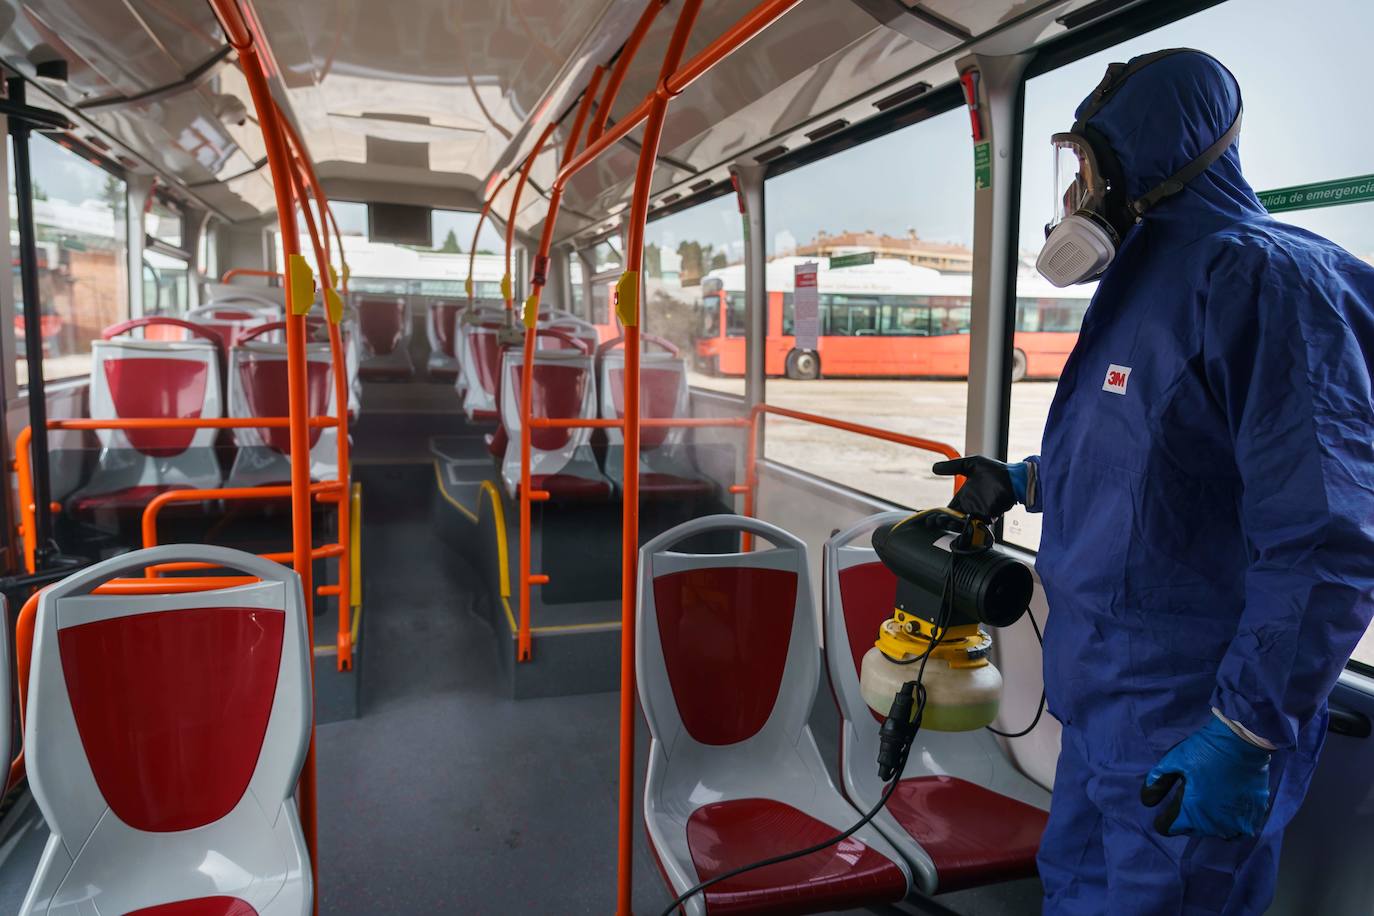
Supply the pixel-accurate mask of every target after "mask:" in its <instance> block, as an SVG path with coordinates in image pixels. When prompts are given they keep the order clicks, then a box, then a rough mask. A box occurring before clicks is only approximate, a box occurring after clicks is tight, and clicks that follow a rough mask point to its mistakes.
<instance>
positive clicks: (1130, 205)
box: [1073, 48, 1244, 222]
mask: <svg viewBox="0 0 1374 916" xmlns="http://www.w3.org/2000/svg"><path fill="white" fill-rule="evenodd" d="M1184 52H1188V53H1192V54H1202V53H1204V52H1202V51H1195V50H1193V49H1191V48H1167V49H1165V50H1163V51H1155V52H1154V53H1153V54H1143V55H1141V56H1140V57H1137V58H1135V59H1134V60H1132V61H1131V62H1130V63H1129V64H1121V63H1117V64H1111V65H1110V66H1108V67H1107V73H1106V75H1104V76H1103V77H1102V82H1100V83H1098V84H1097V88H1096V89H1094V90H1093V92H1092V95H1091V96H1089V98H1088V104H1087V106H1086V107H1085V108H1084V109H1083V113H1082V114H1081V115H1080V116H1079V117H1078V120H1077V121H1075V122H1074V125H1073V132H1074V133H1076V134H1079V135H1080V136H1083V137H1086V138H1087V139H1088V140H1089V141H1090V142H1091V143H1092V144H1093V147H1094V150H1093V151H1094V153H1095V154H1096V155H1097V157H1098V159H1099V161H1100V162H1101V164H1102V165H1103V166H1105V167H1107V168H1113V167H1114V170H1115V173H1116V174H1115V175H1113V176H1109V177H1114V178H1119V177H1122V176H1121V169H1120V166H1119V165H1117V164H1116V162H1115V160H1116V157H1115V155H1114V154H1112V152H1111V145H1110V144H1109V143H1107V142H1106V138H1105V137H1104V136H1103V135H1102V134H1101V133H1100V132H1099V131H1097V130H1095V129H1094V128H1092V127H1090V126H1088V122H1089V121H1091V120H1092V119H1093V118H1094V117H1095V116H1096V115H1097V113H1098V112H1099V111H1101V110H1102V108H1103V107H1104V106H1105V105H1106V104H1107V102H1108V101H1110V100H1111V97H1112V96H1113V95H1114V94H1115V93H1116V91H1117V90H1118V89H1120V88H1121V85H1122V84H1123V83H1125V82H1126V80H1128V79H1129V78H1130V77H1131V76H1133V75H1134V74H1136V73H1138V72H1140V71H1141V70H1143V69H1144V68H1146V67H1148V66H1149V65H1150V64H1152V63H1154V62H1155V61H1157V60H1162V59H1163V58H1166V57H1171V56H1173V55H1175V54H1182V53H1184ZM1207 56H1208V57H1211V55H1210V54H1209V55H1207ZM1212 60H1214V61H1216V58H1214V57H1213V58H1212ZM1216 62H1217V65H1218V66H1220V67H1221V69H1223V70H1226V67H1225V65H1224V64H1222V63H1221V62H1220V61H1216ZM1226 72H1227V73H1228V74H1230V73H1231V71H1230V70H1226ZM1231 79H1232V80H1233V81H1234V80H1235V76H1234V75H1231ZM1243 112H1244V106H1242V107H1241V108H1240V109H1238V110H1237V111H1236V117H1235V120H1233V121H1232V122H1231V126H1230V127H1228V128H1226V131H1225V132H1224V133H1223V134H1222V135H1221V136H1220V137H1218V138H1217V139H1216V142H1214V143H1213V144H1212V145H1211V146H1209V147H1207V149H1205V150H1203V151H1202V153H1201V154H1200V155H1199V156H1197V158H1195V159H1193V160H1192V161H1191V162H1189V163H1188V164H1187V165H1185V166H1184V167H1183V168H1181V169H1179V170H1178V171H1177V172H1174V174H1172V175H1170V176H1169V177H1168V178H1166V179H1164V180H1163V181H1161V182H1160V183H1159V184H1157V185H1155V186H1154V187H1153V188H1151V189H1150V190H1149V191H1146V192H1145V193H1144V194H1142V195H1140V197H1137V198H1136V199H1135V200H1131V201H1124V202H1116V206H1115V207H1113V206H1112V203H1113V202H1112V201H1109V202H1108V208H1109V209H1108V212H1109V213H1118V212H1120V210H1119V209H1118V208H1120V207H1123V206H1124V208H1125V210H1126V211H1127V212H1128V213H1129V217H1130V219H1132V220H1134V221H1135V222H1139V221H1140V219H1141V218H1142V217H1143V216H1144V215H1145V213H1146V211H1148V210H1149V209H1150V208H1151V207H1153V206H1154V205H1155V204H1157V203H1159V202H1160V201H1161V200H1164V199H1165V198H1167V197H1172V196H1173V195H1175V194H1177V193H1179V192H1180V191H1182V190H1183V189H1184V188H1185V187H1186V186H1187V184H1188V182H1190V181H1192V180H1193V179H1194V178H1196V177H1198V176H1199V175H1201V174H1202V173H1203V172H1205V171H1207V169H1209V168H1211V166H1212V163H1214V162H1216V161H1217V160H1218V159H1220V158H1221V157H1222V156H1223V155H1224V154H1225V153H1226V151H1227V150H1228V149H1230V148H1231V144H1232V143H1235V142H1236V137H1238V136H1240V122H1241V114H1242V113H1243ZM1109 159H1110V162H1109V161H1108V160H1109ZM1118 184H1119V185H1120V186H1121V187H1122V188H1124V186H1125V183H1124V181H1122V182H1118Z"/></svg>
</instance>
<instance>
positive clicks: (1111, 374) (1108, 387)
mask: <svg viewBox="0 0 1374 916" xmlns="http://www.w3.org/2000/svg"><path fill="white" fill-rule="evenodd" d="M1130 377H1131V367H1130V366H1118V365H1116V364H1112V365H1110V366H1108V367H1107V378H1106V380H1105V381H1104V382H1103V383H1102V390H1103V391H1111V392H1113V393H1115V394H1125V393H1126V382H1127V381H1128V380H1129V379H1130Z"/></svg>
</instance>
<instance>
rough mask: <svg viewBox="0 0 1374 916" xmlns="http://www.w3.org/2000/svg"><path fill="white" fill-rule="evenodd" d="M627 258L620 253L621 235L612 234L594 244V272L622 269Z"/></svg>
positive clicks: (602, 272)
mask: <svg viewBox="0 0 1374 916" xmlns="http://www.w3.org/2000/svg"><path fill="white" fill-rule="evenodd" d="M624 263H625V258H624V257H623V256H622V255H621V253H620V237H619V236H614V235H613V236H610V237H608V238H605V239H602V240H601V241H599V242H597V243H596V244H595V245H593V246H592V264H593V265H594V266H593V268H592V273H597V274H604V273H606V272H607V271H612V270H621V269H623V268H622V265H624Z"/></svg>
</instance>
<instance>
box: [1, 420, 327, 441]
mask: <svg viewBox="0 0 1374 916" xmlns="http://www.w3.org/2000/svg"><path fill="white" fill-rule="evenodd" d="M334 422H335V420H334V418H333V417H308V418H307V420H306V425H307V426H308V427H310V428H311V429H322V428H324V427H328V426H333V425H334ZM290 425H291V418H290V417H119V418H117V419H111V420H93V419H91V418H90V417H71V418H70V419H64V420H49V421H48V429H71V430H83V431H86V432H89V431H92V430H97V429H256V428H259V427H261V428H262V429H286V428H288V427H289V426H290ZM16 441H17V440H16Z"/></svg>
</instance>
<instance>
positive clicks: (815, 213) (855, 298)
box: [727, 109, 974, 508]
mask: <svg viewBox="0 0 1374 916" xmlns="http://www.w3.org/2000/svg"><path fill="white" fill-rule="evenodd" d="M894 166H896V167H897V168H894ZM973 190H974V187H973V149H972V143H971V141H970V140H969V134H968V115H967V114H966V113H965V112H964V111H963V110H962V109H960V110H955V111H949V112H946V113H944V114H940V115H936V116H935V117H932V118H929V119H927V120H925V121H922V122H920V123H918V124H914V125H912V126H910V127H905V128H903V129H901V130H898V131H895V132H893V133H891V134H887V135H886V136H883V137H880V138H878V139H876V140H872V141H870V142H868V143H865V144H862V145H860V146H855V147H851V148H849V149H846V150H844V151H842V152H840V153H837V154H835V155H833V156H830V157H829V158H826V159H822V160H820V161H817V162H814V163H811V164H808V165H806V166H803V167H801V168H798V169H794V170H793V171H790V172H785V173H783V174H781V175H778V176H775V177H773V178H770V179H769V180H768V183H767V186H766V188H765V200H766V207H767V213H766V219H765V225H766V226H767V233H768V235H767V239H766V247H767V253H768V270H767V283H768V307H769V315H768V339H767V343H766V347H765V350H766V360H767V367H766V368H767V372H768V377H769V378H768V384H767V397H768V401H769V403H772V404H776V405H779V406H784V407H789V408H792V409H795V410H801V411H805V412H808V413H814V414H820V415H822V416H827V417H832V418H838V419H844V420H847V421H850V422H854V423H861V424H863V425H866V426H873V427H877V428H880V429H885V430H893V431H897V432H903V433H907V434H910V435H916V436H921V437H924V438H928V439H935V440H938V441H941V442H945V443H948V444H949V445H951V446H953V447H954V448H956V449H958V450H960V451H961V452H962V451H963V444H964V418H965V412H966V405H967V400H968V381H967V376H968V325H969V301H970V295H971V289H972V277H971V271H972V268H973ZM808 262H815V263H816V264H817V279H816V284H817V290H818V305H817V308H818V315H817V318H818V340H817V346H816V349H815V351H814V352H812V353H810V354H809V355H810V356H811V357H812V359H811V360H810V361H808V360H807V359H806V356H807V355H808V354H803V353H802V352H801V351H799V350H797V348H796V338H795V336H794V334H795V331H796V320H795V318H796V316H795V313H796V302H795V299H796V295H795V293H794V290H793V287H794V284H795V279H796V275H797V267H798V266H799V265H803V264H806V263H808ZM741 279H742V277H741ZM729 288H730V282H729V280H728V278H727V289H729ZM741 288H742V285H741ZM816 358H818V359H819V366H818V367H817V366H816V364H815V359H816ZM817 369H818V371H819V372H820V376H821V377H820V378H818V379H816V378H808V376H810V375H813V374H814V372H815V371H817ZM767 457H768V458H770V459H772V460H776V461H780V462H783V463H786V464H790V465H793V466H795V467H798V468H801V469H802V470H805V471H810V472H812V473H815V474H817V475H819V476H822V477H825V478H828V479H830V480H835V481H838V482H840V483H843V484H846V485H848V486H851V487H854V488H856V489H859V490H863V491H865V492H868V493H871V494H873V495H875V496H880V497H882V498H884V499H888V500H891V501H893V502H895V503H898V504H900V505H904V506H912V507H922V508H924V507H927V506H932V505H943V504H944V503H946V502H948V501H949V497H950V493H951V489H952V487H951V484H950V481H948V480H947V479H944V478H937V477H935V476H934V475H933V474H931V473H930V466H931V464H933V463H934V461H936V460H938V457H939V456H937V455H933V454H931V453H929V452H921V451H916V450H914V449H910V448H906V447H903V446H900V445H895V444H892V443H887V442H883V441H880V440H877V439H871V438H867V437H863V436H858V435H855V434H853V433H847V432H842V431H840V430H835V429H830V428H828V427H824V426H818V425H814V424H804V423H799V422H795V421H791V420H784V419H779V418H777V417H770V418H769V419H768V436H767Z"/></svg>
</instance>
